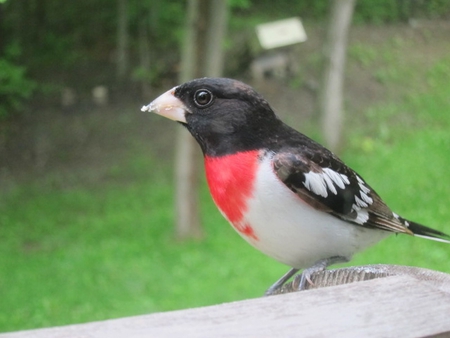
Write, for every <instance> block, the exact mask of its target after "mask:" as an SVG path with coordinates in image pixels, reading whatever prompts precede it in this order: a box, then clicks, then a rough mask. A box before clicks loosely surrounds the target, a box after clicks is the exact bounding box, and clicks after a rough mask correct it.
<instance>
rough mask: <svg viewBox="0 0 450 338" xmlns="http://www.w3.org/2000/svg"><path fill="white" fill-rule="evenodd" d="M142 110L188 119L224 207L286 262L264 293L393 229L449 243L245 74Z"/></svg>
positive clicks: (209, 81)
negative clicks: (286, 115)
mask: <svg viewBox="0 0 450 338" xmlns="http://www.w3.org/2000/svg"><path fill="white" fill-rule="evenodd" d="M141 110H142V111H143V112H154V113H156V114H159V115H161V116H164V117H166V118H169V119H171V120H174V121H177V122H178V123H181V124H182V125H183V126H184V127H186V128H187V130H188V131H189V132H190V133H191V134H192V136H193V137H194V138H195V140H196V141H197V142H198V144H199V145H200V148H201V150H202V152H203V157H204V167H205V174H206V181H207V184H208V187H209V190H210V193H211V196H212V199H213V200H214V202H215V204H216V206H217V207H218V209H219V211H220V212H221V214H222V215H223V216H224V217H225V218H226V219H227V220H228V222H229V223H230V224H231V226H232V227H233V228H234V229H235V230H236V231H237V232H238V233H239V234H240V235H241V236H242V237H243V238H244V239H245V240H246V241H247V242H248V243H249V244H251V245H252V246H253V247H255V248H256V249H258V250H260V251H261V252H263V253H264V254H266V255H268V256H270V257H272V258H274V259H275V260H277V261H279V262H281V263H284V264H286V265H288V266H290V270H289V271H288V272H287V273H286V274H284V275H283V276H282V277H281V278H280V279H278V280H277V281H276V282H275V283H274V284H273V285H272V286H270V287H269V288H268V289H267V291H266V292H265V295H273V294H276V293H277V292H279V291H280V289H281V288H282V286H283V285H284V284H285V283H286V282H287V281H288V280H289V279H290V278H291V277H293V276H295V277H294V278H295V279H298V289H299V290H304V289H305V288H306V286H307V283H311V284H312V281H311V276H312V275H313V274H314V273H316V272H319V271H323V270H325V269H326V268H327V267H328V266H330V265H333V264H336V263H341V262H348V261H349V260H350V259H351V258H352V256H353V255H354V254H355V253H357V252H360V251H363V250H364V249H366V248H368V247H369V246H372V245H374V244H375V243H377V242H379V241H381V240H382V239H384V238H386V237H388V236H389V235H391V234H394V233H395V234H407V235H411V236H416V237H423V238H427V239H431V240H435V241H441V242H446V243H450V236H448V235H447V234H445V233H443V232H441V231H438V230H435V229H432V228H429V227H427V226H424V225H422V224H419V223H416V222H413V221H410V220H407V219H405V218H403V217H401V216H399V215H398V214H396V213H394V212H393V211H391V209H390V208H389V207H388V206H387V205H386V203H385V202H383V200H382V199H381V198H380V196H379V195H378V194H377V193H376V192H375V190H374V189H373V188H372V187H371V186H370V185H369V184H368V183H367V182H366V181H365V180H364V179H363V178H362V177H361V176H360V175H359V174H358V173H357V172H356V171H354V170H352V169H351V168H350V167H348V166H347V165H346V164H345V163H344V162H343V161H342V160H341V159H340V158H339V157H338V156H337V155H335V154H334V153H332V152H331V151H329V150H328V149H326V148H325V147H324V146H322V145H320V144H319V143H317V142H315V141H314V140H312V139H310V138H309V137H307V136H306V135H304V134H302V133H300V132H299V131H297V130H295V129H293V128H291V127H290V126H288V125H286V124H285V123H284V122H282V121H281V119H280V118H279V117H278V116H277V115H276V113H275V112H274V110H273V109H272V108H271V106H270V105H269V103H268V102H267V101H266V100H265V99H264V98H263V97H262V96H261V95H260V94H259V93H258V92H257V91H256V90H255V89H253V88H252V87H251V86H249V85H247V84H245V83H243V82H240V81H238V80H234V79H229V78H199V79H194V80H191V81H188V82H186V83H184V84H181V85H178V86H176V87H174V88H172V89H170V90H168V91H166V92H165V93H163V94H161V95H160V96H159V97H157V98H156V99H155V100H153V101H152V102H151V103H149V104H148V105H145V106H143V107H142V108H141ZM301 269H303V271H302V272H301V274H297V272H298V271H299V270H301ZM296 274H297V275H296Z"/></svg>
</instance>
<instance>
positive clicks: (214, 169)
mask: <svg viewBox="0 0 450 338" xmlns="http://www.w3.org/2000/svg"><path fill="white" fill-rule="evenodd" d="M258 164H259V151H257V150H254V151H246V152H239V153H236V154H230V155H225V156H218V157H208V156H206V157H205V172H206V180H207V182H208V186H209V190H210V192H211V195H212V198H213V200H214V202H215V203H216V205H217V207H218V208H219V210H220V211H221V212H222V214H223V215H224V216H225V217H226V219H227V220H228V221H229V222H230V223H231V224H232V225H233V226H234V228H235V229H236V230H237V231H238V232H239V233H240V234H241V235H243V236H245V237H248V239H252V240H258V237H257V235H256V234H255V232H254V229H253V228H252V226H251V225H250V224H248V223H246V222H245V221H244V215H245V213H246V212H247V209H248V203H249V200H250V199H251V198H252V197H253V192H254V185H255V178H256V174H257V170H258Z"/></svg>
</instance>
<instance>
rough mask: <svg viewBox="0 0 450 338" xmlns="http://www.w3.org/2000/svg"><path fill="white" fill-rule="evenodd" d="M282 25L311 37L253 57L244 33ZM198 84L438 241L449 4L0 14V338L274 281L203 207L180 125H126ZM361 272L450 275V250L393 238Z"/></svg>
mask: <svg viewBox="0 0 450 338" xmlns="http://www.w3.org/2000/svg"><path fill="white" fill-rule="evenodd" d="M345 8H346V9H345ZM343 9H344V10H343ZM342 13H346V14H345V15H344V14H342ZM291 17H299V18H301V20H302V23H303V26H304V28H305V31H306V35H307V37H308V39H307V40H306V41H305V42H301V43H295V44H291V45H286V46H282V47H277V48H272V49H270V50H265V49H263V48H262V47H261V45H260V43H259V41H258V38H257V35H256V32H255V28H256V27H257V25H259V24H263V23H268V22H272V21H275V20H281V19H287V18H291ZM335 34H338V35H335ZM336 56H340V58H339V59H338V64H339V65H340V72H339V71H338V72H337V73H335V72H333V69H334V68H333V67H330V64H334V63H333V62H334V61H333V60H335V57H336ZM330 69H331V70H330ZM334 70H336V69H334ZM330 74H331V75H330ZM198 76H226V77H233V78H237V79H240V80H242V81H245V82H247V83H249V84H250V85H252V86H254V87H255V88H256V89H257V90H258V91H259V92H261V93H262V94H263V95H264V96H265V97H266V99H267V100H268V101H269V103H270V104H271V105H272V107H273V108H274V110H275V111H276V112H277V114H278V115H279V116H280V117H281V118H282V119H283V120H284V121H285V122H287V123H288V124H290V125H291V126H293V127H294V128H296V129H298V130H300V131H302V132H303V133H305V134H307V135H308V136H310V137H312V138H314V139H315V140H317V141H319V142H322V143H325V144H327V145H328V146H329V147H331V148H332V149H333V150H334V151H335V152H337V153H338V154H339V156H340V157H342V158H343V159H344V160H345V161H346V162H347V163H348V164H349V165H350V166H352V167H353V168H354V169H355V170H356V171H357V172H359V173H360V174H361V175H362V177H364V178H365V179H366V181H367V182H368V183H369V184H370V185H371V186H372V187H374V189H375V190H376V191H377V192H378V193H379V194H380V195H381V196H382V197H383V198H384V199H385V201H386V202H387V203H388V205H390V206H391V207H392V208H393V209H394V211H395V212H397V213H399V214H400V215H402V216H404V217H406V218H410V219H412V220H415V221H417V222H420V223H423V224H426V225H428V226H431V227H434V228H436V229H439V230H441V231H444V232H447V233H450V223H449V221H448V220H449V219H450V210H449V207H448V205H449V201H450V176H449V174H448V168H449V167H450V2H448V1H447V0H380V1H371V0H333V1H326V0H320V1H314V2H313V1H306V0H298V1H287V0H280V1H276V2H274V1H253V0H229V1H224V0H210V1H205V0H189V1H163V0H153V1H136V0H116V1H110V0H78V1H55V0H0V332H4V331H13V330H20V329H29V328H37V327H44V326H56V325H64V324H70V323H80V322H87V321H94V320H102V319H108V318H116V317H123V316H130V315H137V314H145V313H152V312H158V311H167V310H174V309H181V308H187V307H196V306H202V305H210V304H217V303H221V302H226V301H233V300H240V299H246V298H251V297H259V296H261V295H262V294H263V293H264V291H265V289H266V288H267V287H269V286H270V285H271V284H272V283H273V282H274V281H275V280H277V279H278V278H279V277H280V276H281V274H283V273H284V272H286V271H287V269H288V267H286V266H284V265H282V264H280V263H277V262H275V261H273V260H272V259H270V258H268V257H266V256H264V255H262V254H261V253H259V252H257V251H256V250H254V249H253V248H251V247H250V246H249V245H248V244H247V243H245V242H244V241H242V240H241V238H240V237H239V236H238V235H237V234H236V233H235V232H234V230H233V229H232V228H231V227H230V226H229V225H228V224H227V222H226V221H225V220H224V219H223V218H222V216H221V215H220V213H219V212H218V211H217V210H216V208H215V206H214V205H213V203H212V201H211V199H210V196H209V192H208V190H207V187H206V185H205V181H204V178H203V172H202V170H203V169H202V164H201V159H200V156H199V153H198V149H197V146H196V145H194V144H193V143H191V139H190V138H186V135H184V134H183V132H182V130H181V127H179V126H177V125H176V124H175V123H173V122H171V121H168V120H165V119H163V118H160V117H158V116H156V115H155V116H154V115H153V114H150V113H142V112H141V111H140V108H141V106H142V105H144V104H147V103H148V102H149V101H150V100H152V99H153V98H155V97H156V96H157V95H159V94H160V93H162V92H163V91H166V90H168V89H169V88H171V87H173V86H175V85H177V84H179V83H180V82H183V81H186V80H188V79H190V78H194V77H198ZM330 76H337V77H336V78H337V79H338V81H337V83H338V84H339V85H338V87H337V88H334V89H333V88H331V89H330V87H328V86H329V82H327V79H329V78H330ZM327 88H328V91H327ZM330 90H331V94H330V92H329V91H330ZM330 98H331V100H333V99H334V100H336V101H331V102H337V103H336V104H335V105H332V109H331V110H330V109H328V110H327V108H326V105H324V102H330V101H329V100H330ZM330 124H331V126H335V128H332V131H331V132H330V131H329V130H330V129H329V128H330ZM327 128H328V129H327ZM327 130H328V131H327ZM330 133H331V134H333V137H331V138H330V137H329V136H330ZM334 134H336V135H334ZM183 147H187V148H183ZM192 148H194V149H195V150H192ZM186 154H187V155H186ZM183 155H184V156H183ZM186 175H187V176H186ZM183 177H189V179H188V180H184V181H185V182H187V183H188V185H187V186H185V188H186V187H187V188H188V189H189V190H188V193H187V198H186V195H183V193H182V192H181V193H180V184H181V183H180V182H181V181H183V180H182V178H183ZM181 190H182V189H181ZM180 196H181V197H183V196H184V200H185V201H186V200H188V205H187V206H186V205H184V209H186V207H187V209H188V211H183V210H184V209H183V205H180ZM181 200H182V198H181ZM183 212H184V213H183ZM375 263H385V264H400V265H412V266H420V267H425V268H430V269H435V270H439V271H444V272H450V246H449V245H446V244H444V243H438V242H431V241H426V240H423V239H416V238H411V237H408V236H391V237H390V238H389V239H387V240H385V241H384V242H383V243H380V244H379V245H376V246H375V247H373V248H371V249H369V250H368V251H366V252H364V253H361V254H359V255H357V256H356V257H355V259H354V260H353V261H352V262H351V263H349V264H347V265H362V264H375Z"/></svg>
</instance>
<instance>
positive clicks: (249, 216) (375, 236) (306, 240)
mask: <svg viewBox="0 0 450 338" xmlns="http://www.w3.org/2000/svg"><path fill="white" fill-rule="evenodd" d="M262 167H263V170H260V171H259V172H258V175H257V177H256V181H255V190H254V191H255V193H254V196H258V198H254V197H253V198H252V199H251V200H250V201H249V204H248V205H247V212H246V213H245V215H244V219H243V221H244V223H247V224H249V225H250V226H251V227H252V228H253V230H254V232H255V235H256V236H255V238H256V239H255V238H253V237H249V236H245V235H244V234H242V233H241V236H242V237H243V238H244V239H245V240H247V241H248V242H249V243H250V244H251V245H253V246H254V247H255V248H257V249H259V250H260V251H262V252H264V253H265V254H267V255H268V256H270V257H273V258H275V259H276V260H278V261H280V262H282V263H285V264H287V265H289V266H291V267H295V268H299V269H302V268H307V267H310V266H312V265H313V264H314V263H315V262H317V261H318V260H320V259H325V258H330V257H333V256H344V257H347V258H348V259H350V258H351V256H352V255H353V254H354V253H356V252H358V251H361V250H363V249H365V248H367V247H369V246H370V245H373V244H375V243H376V242H378V241H380V240H381V239H383V238H385V237H387V236H388V235H389V232H387V231H382V230H373V229H368V228H364V227H361V226H358V225H353V224H351V223H347V222H344V221H341V220H340V219H338V218H336V217H334V216H332V215H329V214H327V213H325V212H319V211H317V210H315V209H313V208H312V207H310V206H309V205H308V204H306V203H305V202H303V201H302V200H301V199H300V198H299V197H297V195H296V194H295V193H294V192H292V191H291V190H289V189H288V188H287V187H286V186H284V185H283V184H279V183H280V182H279V179H278V177H277V176H276V175H275V173H274V172H273V169H272V166H271V164H270V159H269V158H266V159H265V160H264V162H263V163H262ZM293 197H294V198H293Z"/></svg>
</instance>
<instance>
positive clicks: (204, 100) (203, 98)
mask: <svg viewBox="0 0 450 338" xmlns="http://www.w3.org/2000/svg"><path fill="white" fill-rule="evenodd" d="M213 98H214V97H213V95H212V94H211V92H210V91H209V90H207V89H199V90H197V91H196V92H195V95H194V101H195V104H196V105H197V106H198V107H199V108H205V107H207V106H208V105H209V104H210V103H211V102H212V101H213Z"/></svg>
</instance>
